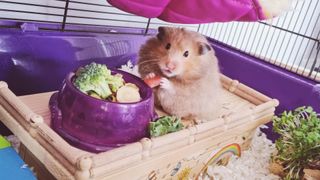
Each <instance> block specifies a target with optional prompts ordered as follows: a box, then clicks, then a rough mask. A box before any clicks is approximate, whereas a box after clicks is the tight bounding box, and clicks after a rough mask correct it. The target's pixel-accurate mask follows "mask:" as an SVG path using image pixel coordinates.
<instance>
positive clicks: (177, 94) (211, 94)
mask: <svg viewBox="0 0 320 180" xmlns="http://www.w3.org/2000/svg"><path fill="white" fill-rule="evenodd" d="M158 31H159V33H158V34H157V36H156V37H153V38H150V39H149V40H148V41H147V42H146V43H145V44H144V45H142V47H141V49H140V52H139V61H138V70H139V73H140V75H141V77H142V78H145V77H147V76H154V75H159V76H162V77H163V78H162V79H161V82H160V86H159V87H158V88H156V89H154V93H155V98H156V103H157V104H158V105H160V106H161V107H162V109H163V110H164V111H165V112H167V113H169V114H171V115H175V116H178V117H181V118H192V119H193V120H196V121H208V120H212V119H214V117H216V113H217V111H218V109H219V108H220V104H221V100H220V99H219V96H220V94H221V90H222V86H221V84H220V78H219V77H220V75H219V68H218V60H217V58H216V56H215V53H214V50H213V49H212V47H211V46H210V45H209V43H208V42H207V40H206V38H204V37H203V36H202V35H200V34H198V33H196V32H192V31H188V30H185V29H183V28H169V27H159V29H158Z"/></svg>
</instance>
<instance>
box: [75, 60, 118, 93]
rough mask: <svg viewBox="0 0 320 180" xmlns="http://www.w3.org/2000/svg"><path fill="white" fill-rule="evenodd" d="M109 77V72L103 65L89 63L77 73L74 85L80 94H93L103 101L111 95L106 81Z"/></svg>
mask: <svg viewBox="0 0 320 180" xmlns="http://www.w3.org/2000/svg"><path fill="white" fill-rule="evenodd" d="M110 76H111V71H110V70H108V68H107V66H105V65H103V64H96V63H94V62H93V63H91V64H89V65H86V66H85V67H84V68H82V69H81V70H80V71H78V72H77V78H76V79H75V81H74V85H75V86H76V87H77V88H78V89H79V90H80V91H82V92H84V93H86V94H88V93H89V92H90V91H93V92H95V93H96V94H97V95H99V96H100V97H101V98H103V99H105V98H107V97H108V96H110V95H111V94H112V92H111V89H110V87H109V85H108V84H109V81H108V80H107V79H108V78H110Z"/></svg>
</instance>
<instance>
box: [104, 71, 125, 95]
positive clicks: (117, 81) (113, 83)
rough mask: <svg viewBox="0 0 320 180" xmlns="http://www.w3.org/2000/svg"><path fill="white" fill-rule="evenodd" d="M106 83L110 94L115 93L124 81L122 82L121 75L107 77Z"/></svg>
mask: <svg viewBox="0 0 320 180" xmlns="http://www.w3.org/2000/svg"><path fill="white" fill-rule="evenodd" d="M107 81H108V83H109V85H110V88H111V91H112V92H117V91H118V89H119V88H120V87H122V86H123V84H124V80H123V78H122V75H121V74H116V75H114V76H109V77H108V78H107Z"/></svg>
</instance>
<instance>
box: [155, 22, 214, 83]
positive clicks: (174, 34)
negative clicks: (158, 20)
mask: <svg viewBox="0 0 320 180" xmlns="http://www.w3.org/2000/svg"><path fill="white" fill-rule="evenodd" d="M149 44H150V45H151V46H152V47H153V48H152V49H150V51H149V53H151V54H153V56H154V57H152V59H157V63H158V66H159V69H160V70H161V72H162V73H163V74H164V75H165V76H166V77H168V78H171V77H177V78H197V77H199V76H201V74H202V72H203V71H204V70H205V68H206V64H207V63H208V61H210V60H212V59H211V58H209V57H208V56H210V55H211V56H212V53H214V52H213V50H212V48H211V47H210V45H208V42H207V40H206V39H205V38H204V37H203V36H201V35H200V34H198V33H196V32H192V31H188V30H186V29H184V28H170V27H159V28H158V34H157V37H156V38H154V39H153V40H151V43H149ZM152 51H153V52H152Z"/></svg>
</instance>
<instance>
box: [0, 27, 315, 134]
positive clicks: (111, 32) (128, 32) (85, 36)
mask: <svg viewBox="0 0 320 180" xmlns="http://www.w3.org/2000/svg"><path fill="white" fill-rule="evenodd" d="M0 26H3V27H13V26H16V27H21V28H2V29H0V42H1V43H0V80H4V81H6V82H7V83H8V85H9V88H10V89H11V90H12V91H13V92H14V93H16V94H17V95H25V94H33V93H40V92H46V91H53V90H58V89H59V87H60V86H61V83H62V81H63V79H64V77H65V76H66V74H67V73H68V72H70V71H72V70H73V69H75V68H76V67H79V66H81V65H84V64H87V63H89V62H91V61H96V62H101V63H105V64H107V65H108V66H109V67H113V68H116V67H120V66H121V65H123V64H126V62H127V61H128V60H131V61H132V62H133V63H136V60H137V52H138V50H139V47H140V45H141V44H142V43H144V42H145V41H146V39H147V38H148V37H149V36H150V35H152V34H154V33H155V32H156V31H155V30H150V31H149V33H150V34H149V35H147V36H145V35H143V32H144V30H143V29H137V28H117V27H91V26H77V25H68V26H67V28H66V31H65V32H59V31H58V30H59V29H60V25H56V24H42V23H27V24H26V23H19V22H8V21H0ZM46 29H51V30H52V29H53V31H46ZM54 29H56V30H54ZM92 29H95V30H97V31H98V32H99V33H92V32H86V31H91V30H92ZM102 32H103V33H102ZM209 41H210V43H211V45H212V46H213V47H214V49H215V51H216V55H217V57H218V59H219V64H220V67H221V71H222V73H223V74H225V75H227V76H229V77H231V78H233V79H237V80H239V81H241V82H242V83H244V84H246V85H248V86H250V87H252V88H254V89H256V90H258V91H260V92H262V93H264V94H266V95H267V96H270V97H272V98H276V99H278V100H279V101H280V105H279V106H278V108H277V109H276V113H280V112H282V111H284V110H287V109H294V108H296V107H298V106H303V105H310V106H312V107H313V108H314V109H315V110H316V111H317V112H320V106H319V102H320V96H319V94H318V92H319V89H317V88H318V86H316V84H317V83H316V82H315V81H312V80H309V79H307V78H304V77H301V76H299V75H296V74H294V73H292V72H289V71H287V70H284V69H282V68H280V67H277V66H274V65H271V64H269V63H267V62H264V61H261V60H260V59H258V58H256V57H253V56H250V55H248V54H245V53H243V52H240V51H238V50H236V49H234V48H232V47H230V46H228V45H225V44H223V43H220V42H217V41H215V40H213V39H210V38H209ZM0 132H1V133H2V134H6V132H5V130H4V128H3V127H2V128H0ZM266 133H267V135H268V137H269V138H270V139H273V140H274V139H275V138H276V136H275V135H274V134H273V133H272V131H271V129H268V130H267V131H266Z"/></svg>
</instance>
